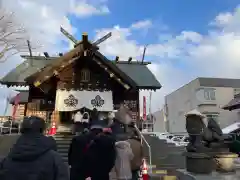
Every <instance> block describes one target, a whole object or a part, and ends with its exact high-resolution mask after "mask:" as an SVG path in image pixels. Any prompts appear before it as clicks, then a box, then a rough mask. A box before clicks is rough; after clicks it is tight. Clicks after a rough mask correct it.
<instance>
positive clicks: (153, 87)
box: [137, 86, 162, 91]
mask: <svg viewBox="0 0 240 180" xmlns="http://www.w3.org/2000/svg"><path fill="white" fill-rule="evenodd" d="M137 88H138V89H139V90H143V91H144V90H149V91H156V90H159V89H161V88H162V86H145V87H137Z"/></svg>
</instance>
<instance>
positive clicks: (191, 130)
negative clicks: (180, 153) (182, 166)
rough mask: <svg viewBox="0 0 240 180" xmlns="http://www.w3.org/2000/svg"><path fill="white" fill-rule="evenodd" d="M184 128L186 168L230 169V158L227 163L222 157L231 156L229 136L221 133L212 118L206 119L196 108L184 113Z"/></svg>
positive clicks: (200, 171)
mask: <svg viewBox="0 0 240 180" xmlns="http://www.w3.org/2000/svg"><path fill="white" fill-rule="evenodd" d="M185 116H186V130H187V132H188V134H189V144H188V145H187V147H186V150H187V153H186V161H187V162H186V163H187V170H188V171H190V172H194V173H211V172H212V171H213V170H214V169H217V170H222V171H223V170H224V171H231V170H232V169H233V166H232V164H231V163H229V162H231V160H230V161H229V159H228V164H226V163H225V162H226V161H224V158H225V159H227V158H233V157H235V154H232V153H230V152H229V143H230V142H231V141H232V139H231V138H230V136H227V135H223V133H222V130H221V128H220V126H219V125H218V123H217V122H216V121H215V120H214V119H211V118H210V119H207V118H206V117H205V116H204V115H203V114H201V113H200V112H199V111H197V110H193V111H190V112H188V113H187V114H186V115H185Z"/></svg>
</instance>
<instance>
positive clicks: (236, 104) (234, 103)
mask: <svg viewBox="0 0 240 180" xmlns="http://www.w3.org/2000/svg"><path fill="white" fill-rule="evenodd" d="M222 109H224V110H229V111H232V110H235V109H240V94H237V95H236V96H235V97H234V99H232V100H231V101H230V102H229V103H228V104H226V105H225V106H223V107H222Z"/></svg>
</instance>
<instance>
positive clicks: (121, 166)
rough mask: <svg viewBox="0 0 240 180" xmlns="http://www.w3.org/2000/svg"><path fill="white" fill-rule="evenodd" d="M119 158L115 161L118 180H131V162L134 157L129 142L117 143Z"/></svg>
mask: <svg viewBox="0 0 240 180" xmlns="http://www.w3.org/2000/svg"><path fill="white" fill-rule="evenodd" d="M116 151H117V157H116V161H115V170H116V175H117V179H118V180H131V179H132V171H131V160H132V159H133V157H134V155H133V152H132V149H131V147H130V143H129V142H127V141H118V142H116Z"/></svg>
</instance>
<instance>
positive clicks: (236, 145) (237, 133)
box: [222, 122, 240, 155]
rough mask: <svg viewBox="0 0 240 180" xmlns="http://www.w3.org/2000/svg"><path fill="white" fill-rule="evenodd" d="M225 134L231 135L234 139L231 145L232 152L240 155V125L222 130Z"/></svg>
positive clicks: (233, 125)
mask: <svg viewBox="0 0 240 180" xmlns="http://www.w3.org/2000/svg"><path fill="white" fill-rule="evenodd" d="M222 132H223V134H229V135H231V136H232V137H233V139H234V140H233V142H232V143H231V144H230V151H231V152H232V153H236V154H238V155H240V123H239V122H237V123H234V124H231V125H230V126H227V127H225V128H223V129H222Z"/></svg>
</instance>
